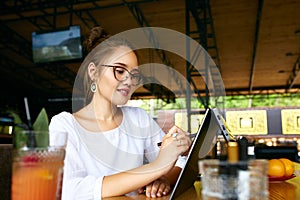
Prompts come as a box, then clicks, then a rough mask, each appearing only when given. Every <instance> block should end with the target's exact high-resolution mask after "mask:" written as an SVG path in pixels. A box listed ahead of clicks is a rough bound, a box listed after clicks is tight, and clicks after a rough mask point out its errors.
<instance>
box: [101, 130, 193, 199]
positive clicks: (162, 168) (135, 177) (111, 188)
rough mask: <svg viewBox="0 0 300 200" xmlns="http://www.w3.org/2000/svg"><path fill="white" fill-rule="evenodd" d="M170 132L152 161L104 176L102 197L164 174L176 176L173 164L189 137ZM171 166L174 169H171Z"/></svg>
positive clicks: (131, 189) (141, 185)
mask: <svg viewBox="0 0 300 200" xmlns="http://www.w3.org/2000/svg"><path fill="white" fill-rule="evenodd" d="M171 134H172V132H169V133H168V134H166V136H165V137H164V138H163V141H162V146H161V149H160V151H159V154H158V157H157V159H156V160H154V161H153V162H151V163H149V164H146V165H143V166H141V167H138V168H135V169H132V170H129V171H126V172H121V173H118V174H114V175H110V176H106V177H104V179H103V184H102V197H110V196H119V195H123V194H126V193H128V192H131V191H134V190H137V189H138V188H141V187H143V186H145V185H148V184H150V183H152V182H153V181H155V180H157V179H159V178H160V177H162V176H164V175H166V176H174V175H177V176H178V174H177V173H178V171H177V170H178V169H177V168H174V164H175V162H176V160H177V158H178V156H179V155H181V154H183V153H184V152H185V151H186V150H187V149H188V148H189V145H190V141H189V140H190V139H189V137H188V136H187V135H186V134H185V133H178V136H177V137H178V138H176V139H174V138H173V137H172V136H171ZM179 140H181V141H179ZM173 168H174V169H176V170H175V171H173V170H172V169H173ZM170 170H172V171H170ZM175 173H176V174H175ZM177 176H176V177H177ZM176 177H175V176H174V177H173V178H171V179H170V180H172V179H173V181H174V180H175V178H176ZM116 188H117V189H116ZM99 192H100V191H99Z"/></svg>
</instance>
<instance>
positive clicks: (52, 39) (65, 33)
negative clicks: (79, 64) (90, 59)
mask: <svg viewBox="0 0 300 200" xmlns="http://www.w3.org/2000/svg"><path fill="white" fill-rule="evenodd" d="M32 54H33V62H34V63H45V62H58V61H67V60H74V59H81V58H82V44H81V32H80V26H70V27H69V28H68V29H64V30H59V31H53V32H47V33H39V32H33V33H32Z"/></svg>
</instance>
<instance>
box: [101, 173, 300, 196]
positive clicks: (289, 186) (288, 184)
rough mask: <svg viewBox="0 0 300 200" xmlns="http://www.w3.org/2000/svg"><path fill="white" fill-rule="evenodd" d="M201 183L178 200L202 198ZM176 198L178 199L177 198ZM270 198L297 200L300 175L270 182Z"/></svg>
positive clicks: (299, 194) (299, 191)
mask: <svg viewBox="0 0 300 200" xmlns="http://www.w3.org/2000/svg"><path fill="white" fill-rule="evenodd" d="M200 187H201V186H200V184H198V183H196V184H195V187H192V188H190V189H188V190H187V191H186V192H185V193H183V194H182V195H181V196H180V197H179V198H177V199H178V200H190V199H191V200H194V199H195V200H201V199H202V198H201V192H200V191H201V188H200ZM150 199H151V200H153V199H154V198H147V197H146V196H145V195H137V196H131V197H127V196H120V197H111V198H104V200H150ZM168 199H169V196H165V197H161V198H155V200H168ZM177 199H176V200H177ZM269 199H270V200H297V199H300V176H297V177H295V178H293V179H290V180H287V181H282V182H270V183H269Z"/></svg>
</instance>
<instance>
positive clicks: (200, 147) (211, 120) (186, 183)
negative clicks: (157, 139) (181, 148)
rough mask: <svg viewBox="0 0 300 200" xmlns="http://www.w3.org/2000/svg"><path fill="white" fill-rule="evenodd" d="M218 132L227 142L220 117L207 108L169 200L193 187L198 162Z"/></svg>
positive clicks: (211, 145)
mask: <svg viewBox="0 0 300 200" xmlns="http://www.w3.org/2000/svg"><path fill="white" fill-rule="evenodd" d="M219 131H221V132H222V134H223V137H224V138H225V140H226V141H227V142H228V141H229V140H230V135H229V133H228V132H227V130H226V126H225V125H224V122H223V120H222V117H221V115H220V114H219V112H218V110H217V109H216V108H214V109H210V108H208V109H207V110H206V112H205V115H204V118H203V121H202V123H201V125H200V126H199V129H198V132H197V133H196V136H195V138H194V140H193V143H192V145H191V149H190V151H189V154H188V156H187V161H186V164H185V167H184V168H183V169H182V170H181V173H180V174H179V177H178V179H177V182H176V184H175V186H174V188H173V190H172V193H171V196H170V200H172V199H178V197H180V195H181V194H182V193H184V192H185V191H186V190H187V189H188V188H190V187H191V186H193V184H194V182H195V181H196V180H197V176H198V174H199V169H198V161H199V159H201V158H204V157H205V156H206V155H207V154H208V153H209V152H210V150H211V149H212V147H213V146H214V145H215V143H216V140H217V136H218V133H219Z"/></svg>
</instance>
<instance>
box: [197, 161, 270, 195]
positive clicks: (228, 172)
mask: <svg viewBox="0 0 300 200" xmlns="http://www.w3.org/2000/svg"><path fill="white" fill-rule="evenodd" d="M199 169H200V173H201V175H202V177H201V181H202V191H201V193H202V199H203V200H223V199H226V200H227V199H245V200H265V199H268V196H269V191H268V175H267V172H268V162H267V160H249V161H242V162H238V163H230V162H227V161H219V160H200V161H199Z"/></svg>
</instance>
